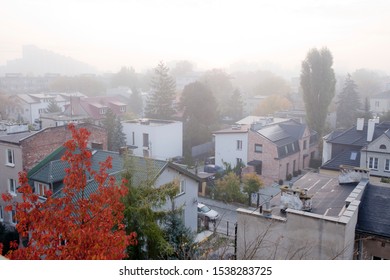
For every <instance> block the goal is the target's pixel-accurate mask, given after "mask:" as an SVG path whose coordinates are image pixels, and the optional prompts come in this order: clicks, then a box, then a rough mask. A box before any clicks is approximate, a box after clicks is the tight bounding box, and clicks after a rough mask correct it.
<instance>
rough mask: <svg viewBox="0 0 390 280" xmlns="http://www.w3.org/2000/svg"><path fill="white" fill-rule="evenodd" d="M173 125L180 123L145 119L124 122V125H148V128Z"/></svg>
mask: <svg viewBox="0 0 390 280" xmlns="http://www.w3.org/2000/svg"><path fill="white" fill-rule="evenodd" d="M173 123H178V121H173V120H157V119H147V118H144V119H135V120H128V121H123V122H122V124H134V125H148V126H163V125H169V124H173Z"/></svg>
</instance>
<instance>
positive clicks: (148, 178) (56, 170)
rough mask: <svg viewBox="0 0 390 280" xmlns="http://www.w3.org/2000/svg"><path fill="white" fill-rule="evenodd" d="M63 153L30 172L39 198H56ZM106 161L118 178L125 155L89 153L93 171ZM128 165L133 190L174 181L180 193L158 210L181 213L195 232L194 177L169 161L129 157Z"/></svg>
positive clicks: (91, 186)
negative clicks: (50, 194)
mask: <svg viewBox="0 0 390 280" xmlns="http://www.w3.org/2000/svg"><path fill="white" fill-rule="evenodd" d="M63 152H64V149H62V150H60V151H55V152H54V153H52V154H51V155H50V157H47V158H46V159H44V160H43V161H42V163H41V164H39V165H38V166H36V167H34V168H33V169H32V170H31V171H30V172H29V174H28V175H29V179H30V180H31V185H32V186H33V187H34V191H35V192H36V193H37V194H39V195H41V194H43V193H42V189H52V191H53V193H54V195H58V194H59V193H60V192H61V189H62V187H63V179H64V177H65V171H64V169H65V168H66V167H67V166H68V164H67V163H66V162H64V161H62V160H60V157H61V154H63ZM107 157H111V158H112V168H111V169H110V170H108V173H109V174H110V175H112V176H116V177H117V178H120V173H121V172H122V171H123V170H124V168H125V167H124V162H125V160H124V157H125V155H124V154H119V153H116V152H111V151H104V150H93V151H92V158H91V161H92V169H93V170H95V171H98V170H99V162H102V161H105V160H106V159H107ZM127 160H128V161H131V164H130V167H129V168H130V169H131V173H132V184H133V186H139V185H141V184H144V183H150V182H152V184H153V186H154V187H155V188H159V187H161V186H163V185H165V184H168V183H171V182H173V181H176V182H178V184H179V192H178V194H177V195H176V196H175V197H174V198H173V201H170V200H169V199H168V201H167V202H166V203H165V204H164V205H163V206H162V207H161V209H159V210H165V211H170V210H172V207H175V208H176V209H180V210H181V218H182V219H183V222H184V224H185V226H186V227H188V228H190V229H191V230H192V231H193V232H196V230H197V201H198V187H199V183H200V178H199V177H197V176H196V175H195V174H193V173H190V172H188V171H187V170H185V169H183V168H182V167H180V166H178V165H176V164H174V163H172V162H168V161H162V160H154V159H150V158H144V157H137V156H129V158H128V159H127ZM96 188H97V184H96V182H95V181H94V180H91V181H89V182H88V185H87V186H86V189H85V193H92V192H94V191H96Z"/></svg>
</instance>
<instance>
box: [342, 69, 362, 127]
mask: <svg viewBox="0 0 390 280" xmlns="http://www.w3.org/2000/svg"><path fill="white" fill-rule="evenodd" d="M356 89H357V86H356V84H355V82H354V81H353V80H352V79H351V75H350V74H348V75H347V78H346V80H345V83H344V88H343V90H342V91H341V92H340V95H339V101H338V102H337V110H336V112H337V125H338V127H342V128H348V127H350V126H352V125H353V124H354V123H355V122H356V118H357V117H358V115H359V110H360V106H361V104H360V99H359V93H358V92H357V91H356Z"/></svg>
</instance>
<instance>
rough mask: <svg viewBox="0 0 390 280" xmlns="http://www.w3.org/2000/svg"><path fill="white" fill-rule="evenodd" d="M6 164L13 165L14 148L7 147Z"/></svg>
mask: <svg viewBox="0 0 390 280" xmlns="http://www.w3.org/2000/svg"><path fill="white" fill-rule="evenodd" d="M6 153H7V154H6V165H8V166H15V155H14V150H12V149H7V151H6Z"/></svg>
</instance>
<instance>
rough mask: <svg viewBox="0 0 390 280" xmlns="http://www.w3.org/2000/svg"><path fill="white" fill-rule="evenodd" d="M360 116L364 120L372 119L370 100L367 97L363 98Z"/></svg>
mask: <svg viewBox="0 0 390 280" xmlns="http://www.w3.org/2000/svg"><path fill="white" fill-rule="evenodd" d="M361 117H362V118H364V119H365V120H366V121H367V120H369V119H372V113H371V110H370V101H369V100H368V97H366V98H365V99H364V113H363V114H362V115H361ZM381 119H382V117H381Z"/></svg>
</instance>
